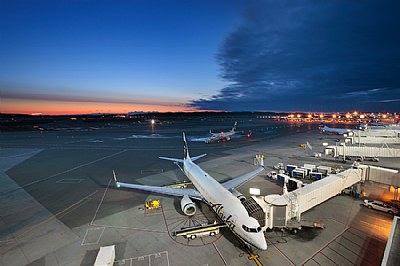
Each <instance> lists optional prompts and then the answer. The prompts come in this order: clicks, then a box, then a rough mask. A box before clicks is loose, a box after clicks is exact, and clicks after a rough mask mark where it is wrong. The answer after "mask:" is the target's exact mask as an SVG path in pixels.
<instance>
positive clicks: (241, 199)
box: [230, 188, 246, 202]
mask: <svg viewBox="0 0 400 266" xmlns="http://www.w3.org/2000/svg"><path fill="white" fill-rule="evenodd" d="M230 191H231V192H232V194H233V196H235V197H236V198H238V199H239V200H240V202H243V201H245V200H246V197H245V196H244V195H243V194H242V193H240V192H239V191H237V190H236V189H234V188H232V189H231V190H230Z"/></svg>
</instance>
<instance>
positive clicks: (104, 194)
mask: <svg viewBox="0 0 400 266" xmlns="http://www.w3.org/2000/svg"><path fill="white" fill-rule="evenodd" d="M111 180H112V178H110V181H108V185H107V187H106V190H104V193H103V197H101V200H100V203H99V205H98V206H97V209H96V212H95V213H94V216H93V219H92V221H91V222H90V225H93V222H94V220H95V219H96V215H97V212H98V211H99V209H100V206H101V204H102V203H103V200H104V197H105V196H106V193H107V190H108V187H109V186H110V184H111Z"/></svg>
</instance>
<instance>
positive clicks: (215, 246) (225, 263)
mask: <svg viewBox="0 0 400 266" xmlns="http://www.w3.org/2000/svg"><path fill="white" fill-rule="evenodd" d="M212 244H213V246H214V248H215V250H216V251H217V253H218V255H219V256H220V258H221V259H222V261H223V262H224V265H225V266H228V263H227V262H226V260H225V259H224V257H223V256H222V254H221V252H220V251H219V249H218V248H217V245H215V243H214V242H213V243H212Z"/></svg>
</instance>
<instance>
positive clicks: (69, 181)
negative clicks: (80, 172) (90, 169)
mask: <svg viewBox="0 0 400 266" xmlns="http://www.w3.org/2000/svg"><path fill="white" fill-rule="evenodd" d="M84 180H85V179H68V178H67V179H61V180H58V181H56V183H59V184H79V183H82V181H84Z"/></svg>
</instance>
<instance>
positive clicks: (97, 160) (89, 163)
mask: <svg viewBox="0 0 400 266" xmlns="http://www.w3.org/2000/svg"><path fill="white" fill-rule="evenodd" d="M126 151H127V150H122V151H119V152H116V153H113V154H111V155H108V156H104V157H102V158H99V159H96V160H94V161H91V162H87V163H84V164H80V165H78V166H75V167H72V168H70V169H68V170H65V171H62V172H59V173H57V174H54V175H51V176H49V177H45V178H42V179H38V180H35V181H33V182H30V183H28V184H25V185H23V186H21V187H18V188H16V189H13V190H9V191H6V192H4V193H3V194H6V193H10V192H14V191H16V190H19V189H22V188H26V187H29V186H32V185H35V184H38V183H41V182H43V181H46V180H49V179H51V178H54V177H56V176H59V175H62V174H66V173H69V172H72V171H75V170H77V169H79V168H82V167H85V166H88V165H91V164H94V163H97V162H100V161H102V160H104V159H108V158H111V157H114V156H116V155H119V154H121V153H123V152H126Z"/></svg>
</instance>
